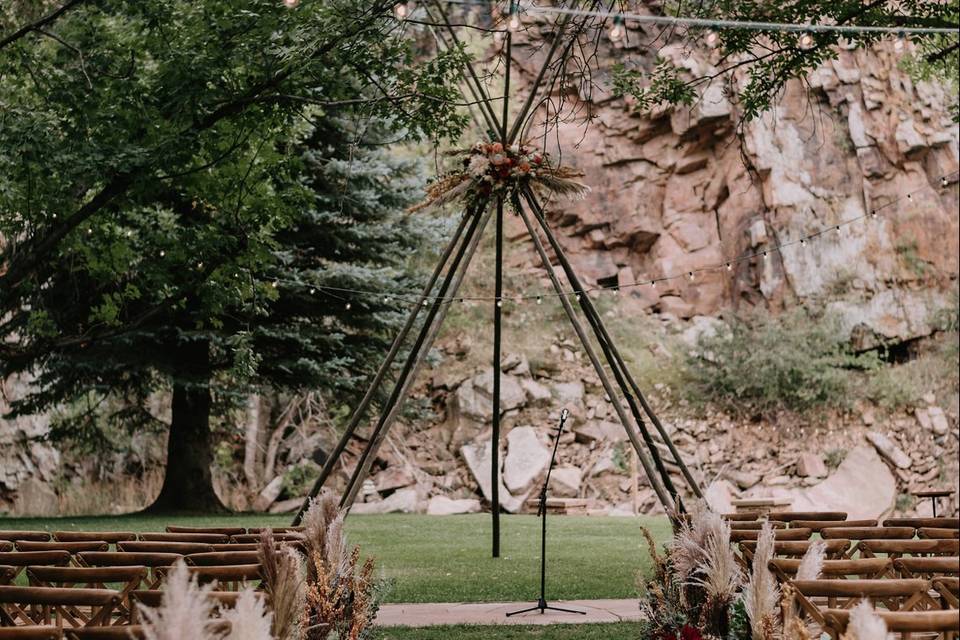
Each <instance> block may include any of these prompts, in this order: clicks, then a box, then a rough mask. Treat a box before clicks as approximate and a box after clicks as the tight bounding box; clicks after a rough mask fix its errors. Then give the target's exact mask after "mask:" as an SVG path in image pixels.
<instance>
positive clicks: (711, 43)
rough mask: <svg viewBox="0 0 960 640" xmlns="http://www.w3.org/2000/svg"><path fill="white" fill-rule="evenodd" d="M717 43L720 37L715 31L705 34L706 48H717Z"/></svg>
mask: <svg viewBox="0 0 960 640" xmlns="http://www.w3.org/2000/svg"><path fill="white" fill-rule="evenodd" d="M719 41H720V35H719V34H718V33H717V32H716V31H708V32H707V37H706V42H707V46H708V47H711V48H712V47H715V46H717V43H718V42H719Z"/></svg>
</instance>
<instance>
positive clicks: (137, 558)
mask: <svg viewBox="0 0 960 640" xmlns="http://www.w3.org/2000/svg"><path fill="white" fill-rule="evenodd" d="M79 555H80V559H81V560H82V561H83V563H84V564H85V565H87V566H90V567H147V569H149V571H150V575H149V576H148V577H147V580H146V582H145V584H146V586H147V588H148V589H153V588H154V587H156V586H158V585H159V584H160V577H159V576H157V574H156V569H157V568H158V567H159V568H163V567H169V566H171V565H173V564H174V563H175V562H176V561H177V560H179V559H181V558H182V557H183V556H181V555H179V554H176V553H124V552H122V551H84V552H81V553H80V554H79Z"/></svg>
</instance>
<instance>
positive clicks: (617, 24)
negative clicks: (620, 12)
mask: <svg viewBox="0 0 960 640" xmlns="http://www.w3.org/2000/svg"><path fill="white" fill-rule="evenodd" d="M624 34H625V29H624V28H623V18H621V17H620V16H616V17H614V19H613V26H611V27H610V33H608V34H607V35H608V36H609V37H610V42H620V41H621V40H622V39H623V36H624Z"/></svg>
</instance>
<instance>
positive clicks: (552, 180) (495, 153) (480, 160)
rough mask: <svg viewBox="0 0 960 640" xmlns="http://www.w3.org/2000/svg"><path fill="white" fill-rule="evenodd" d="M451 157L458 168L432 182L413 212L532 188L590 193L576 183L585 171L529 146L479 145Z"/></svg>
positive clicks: (576, 194)
mask: <svg viewBox="0 0 960 640" xmlns="http://www.w3.org/2000/svg"><path fill="white" fill-rule="evenodd" d="M447 155H449V156H451V157H454V158H458V159H459V163H458V164H459V166H458V168H457V169H455V170H454V171H451V172H449V173H446V174H444V175H441V176H440V177H438V178H437V179H436V180H434V181H433V182H431V183H430V184H429V185H428V187H427V197H426V198H425V199H424V200H423V201H422V202H420V203H419V204H417V205H414V206H413V207H411V208H410V209H409V211H410V212H414V211H419V210H421V209H426V208H428V207H434V206H441V205H444V204H449V203H451V202H455V201H457V200H463V201H464V202H465V203H467V204H473V203H477V202H481V201H483V200H486V199H487V198H490V197H491V196H499V197H504V198H505V199H507V200H510V199H511V198H512V197H513V195H514V194H518V193H520V192H521V191H522V190H523V189H525V188H528V187H529V188H532V189H534V190H536V191H547V192H550V193H553V194H556V195H563V196H568V197H583V196H584V195H586V194H587V193H588V192H589V191H590V187H588V186H587V185H585V184H583V183H582V182H580V181H578V180H576V178H581V177H583V175H584V174H583V172H581V171H578V170H576V169H573V168H572V167H567V166H563V165H557V164H554V163H553V162H551V160H550V155H549V154H547V153H545V152H542V151H538V150H536V149H532V148H530V147H528V146H526V145H513V146H507V147H505V146H504V145H503V144H502V143H500V142H478V143H477V144H475V145H473V146H472V147H470V148H469V149H458V150H456V151H451V152H449V153H448V154H447Z"/></svg>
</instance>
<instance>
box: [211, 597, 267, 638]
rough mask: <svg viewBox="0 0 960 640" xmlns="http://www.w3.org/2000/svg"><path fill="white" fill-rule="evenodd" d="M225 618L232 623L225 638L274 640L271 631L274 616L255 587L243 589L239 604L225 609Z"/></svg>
mask: <svg viewBox="0 0 960 640" xmlns="http://www.w3.org/2000/svg"><path fill="white" fill-rule="evenodd" d="M223 618H224V620H226V621H228V622H229V623H230V633H228V634H227V635H226V637H225V638H224V640H274V637H273V632H272V631H271V627H272V622H273V616H272V614H270V612H268V611H267V609H266V607H265V606H264V604H263V599H262V598H258V597H257V595H256V594H255V593H254V592H253V589H244V590H243V591H241V592H240V595H239V596H238V597H237V605H236V606H235V607H234V608H233V609H227V610H225V611H224V612H223Z"/></svg>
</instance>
